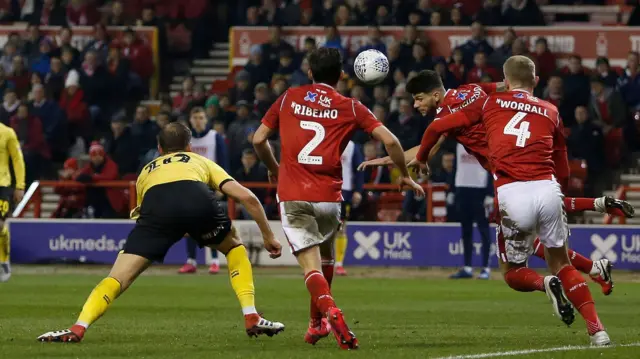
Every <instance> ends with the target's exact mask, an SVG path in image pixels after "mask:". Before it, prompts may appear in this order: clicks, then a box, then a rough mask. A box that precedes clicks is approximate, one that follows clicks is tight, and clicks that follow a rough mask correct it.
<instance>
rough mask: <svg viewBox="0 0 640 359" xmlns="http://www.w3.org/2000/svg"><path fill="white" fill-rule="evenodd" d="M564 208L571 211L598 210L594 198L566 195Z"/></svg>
mask: <svg viewBox="0 0 640 359" xmlns="http://www.w3.org/2000/svg"><path fill="white" fill-rule="evenodd" d="M564 208H565V210H566V211H567V212H569V213H573V212H584V211H595V210H596V207H595V202H594V198H572V197H565V198H564Z"/></svg>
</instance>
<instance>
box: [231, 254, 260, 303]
mask: <svg viewBox="0 0 640 359" xmlns="http://www.w3.org/2000/svg"><path fill="white" fill-rule="evenodd" d="M227 266H228V268H229V278H231V287H233V291H234V292H236V296H237V297H238V301H239V302H240V306H241V307H242V313H243V314H245V315H247V314H252V313H257V311H256V304H255V290H254V287H253V270H252V269H251V262H250V261H249V256H248V255H247V250H246V249H245V248H244V246H237V247H235V248H232V249H231V250H230V251H229V253H227Z"/></svg>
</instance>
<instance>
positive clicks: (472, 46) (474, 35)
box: [460, 21, 493, 68]
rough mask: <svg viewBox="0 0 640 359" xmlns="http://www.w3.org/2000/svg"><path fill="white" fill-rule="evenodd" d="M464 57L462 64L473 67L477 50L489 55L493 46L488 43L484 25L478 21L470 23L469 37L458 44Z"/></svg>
mask: <svg viewBox="0 0 640 359" xmlns="http://www.w3.org/2000/svg"><path fill="white" fill-rule="evenodd" d="M460 49H461V50H462V55H463V58H464V64H465V66H466V67H467V68H472V67H473V58H474V56H475V54H476V53H477V52H480V51H482V52H484V53H485V54H487V55H491V53H492V52H493V48H492V47H491V45H489V42H488V41H487V38H486V33H485V29H484V26H483V25H482V24H481V23H479V22H477V21H476V22H474V23H473V24H471V39H469V41H467V42H465V43H464V44H462V45H461V46H460Z"/></svg>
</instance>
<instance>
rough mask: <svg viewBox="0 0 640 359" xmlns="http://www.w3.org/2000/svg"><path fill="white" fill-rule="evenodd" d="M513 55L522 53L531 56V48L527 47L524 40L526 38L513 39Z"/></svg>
mask: <svg viewBox="0 0 640 359" xmlns="http://www.w3.org/2000/svg"><path fill="white" fill-rule="evenodd" d="M511 55H512V56H516V55H522V56H527V57H529V50H528V49H527V44H526V43H525V42H524V39H515V40H513V44H512V45H511Z"/></svg>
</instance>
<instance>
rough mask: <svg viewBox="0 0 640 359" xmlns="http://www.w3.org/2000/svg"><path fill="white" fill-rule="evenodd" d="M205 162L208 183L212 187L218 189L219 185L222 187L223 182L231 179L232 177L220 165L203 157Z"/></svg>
mask: <svg viewBox="0 0 640 359" xmlns="http://www.w3.org/2000/svg"><path fill="white" fill-rule="evenodd" d="M205 162H206V164H207V168H208V170H209V185H210V186H211V187H212V188H215V189H217V190H220V187H222V185H223V184H225V183H226V182H229V181H233V177H231V176H230V175H229V174H228V173H227V171H225V170H224V169H223V168H222V167H220V166H218V164H216V163H215V162H213V161H210V160H207V159H205Z"/></svg>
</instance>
